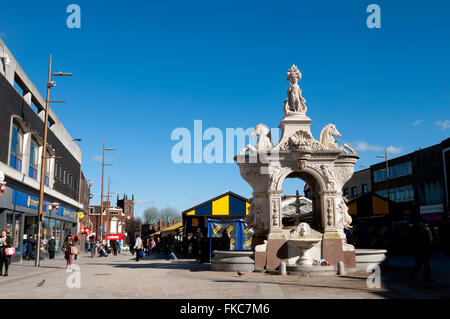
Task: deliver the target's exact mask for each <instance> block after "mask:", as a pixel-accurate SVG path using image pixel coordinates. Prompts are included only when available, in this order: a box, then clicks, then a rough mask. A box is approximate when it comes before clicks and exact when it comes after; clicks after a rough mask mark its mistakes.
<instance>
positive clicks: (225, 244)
mask: <svg viewBox="0 0 450 319" xmlns="http://www.w3.org/2000/svg"><path fill="white" fill-rule="evenodd" d="M221 242H222V247H221V248H222V250H230V242H231V239H230V235H228V231H227V230H226V229H224V230H223V231H222V238H221Z"/></svg>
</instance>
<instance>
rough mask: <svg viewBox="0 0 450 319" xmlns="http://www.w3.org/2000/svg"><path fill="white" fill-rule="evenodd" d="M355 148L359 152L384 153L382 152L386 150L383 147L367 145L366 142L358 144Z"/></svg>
mask: <svg viewBox="0 0 450 319" xmlns="http://www.w3.org/2000/svg"><path fill="white" fill-rule="evenodd" d="M355 148H356V150H357V151H382V150H384V147H383V146H375V145H370V144H369V143H366V142H358V143H356V146H355Z"/></svg>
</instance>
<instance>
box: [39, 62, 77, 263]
mask: <svg viewBox="0 0 450 319" xmlns="http://www.w3.org/2000/svg"><path fill="white" fill-rule="evenodd" d="M52 75H53V76H72V73H63V72H58V73H52V55H51V54H50V62H49V65H48V80H47V97H46V99H45V119H44V143H43V146H42V160H41V180H40V186H39V208H38V234H37V235H38V237H37V243H36V259H35V261H34V265H35V266H36V267H39V266H40V261H39V259H40V252H41V225H42V217H43V215H44V213H43V210H44V183H45V160H46V159H47V158H52V157H55V158H56V156H46V155H45V154H46V153H47V127H48V126H47V125H48V124H47V123H48V106H49V103H50V102H55V103H64V101H50V100H49V99H50V88H52V87H54V86H55V85H56V83H55V82H54V81H51V77H52Z"/></svg>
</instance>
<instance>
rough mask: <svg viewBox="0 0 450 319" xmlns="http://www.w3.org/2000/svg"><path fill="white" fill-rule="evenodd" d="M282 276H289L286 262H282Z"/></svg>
mask: <svg viewBox="0 0 450 319" xmlns="http://www.w3.org/2000/svg"><path fill="white" fill-rule="evenodd" d="M280 275H282V276H286V275H287V272H286V262H284V261H282V262H280Z"/></svg>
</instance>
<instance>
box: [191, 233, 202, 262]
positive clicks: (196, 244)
mask: <svg viewBox="0 0 450 319" xmlns="http://www.w3.org/2000/svg"><path fill="white" fill-rule="evenodd" d="M191 246H192V257H194V259H195V260H196V261H199V260H200V249H199V247H200V244H199V240H198V235H197V234H194V235H193V236H192V238H191Z"/></svg>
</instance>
